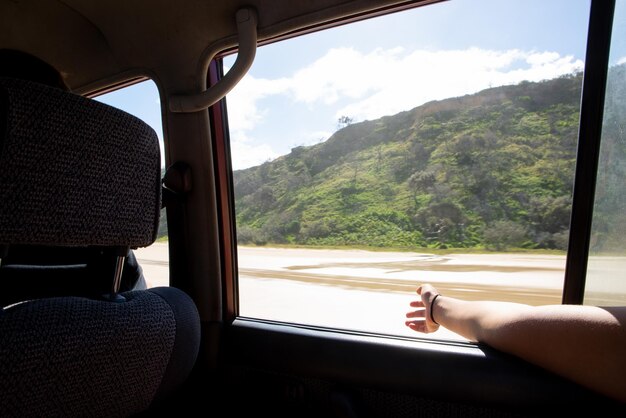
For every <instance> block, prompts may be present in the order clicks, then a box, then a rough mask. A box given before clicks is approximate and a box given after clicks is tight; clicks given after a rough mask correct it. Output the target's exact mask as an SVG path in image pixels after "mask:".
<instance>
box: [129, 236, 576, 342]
mask: <svg viewBox="0 0 626 418" xmlns="http://www.w3.org/2000/svg"><path fill="white" fill-rule="evenodd" d="M136 255H137V258H138V260H139V262H140V263H141V265H142V266H143V269H144V273H145V275H146V277H147V278H148V280H149V284H150V285H163V284H167V277H168V274H169V272H168V269H167V244H162V243H157V244H154V245H153V246H151V247H148V248H145V249H139V250H137V251H136ZM238 260H239V297H240V314H241V315H242V316H247V317H255V318H263V319H270V320H280V321H284V322H293V323H299V324H307V325H316V326H328V327H334V328H345V329H356V330H361V331H367V332H376V333H388V334H393V335H401V336H413V337H415V336H424V335H422V334H420V335H417V334H416V333H415V332H413V331H411V330H409V329H408V328H406V327H405V326H404V314H405V312H406V311H407V310H408V304H409V302H410V301H411V300H414V299H415V289H416V288H417V286H419V284H420V283H426V282H428V283H432V284H434V285H436V286H437V288H438V289H439V290H440V291H441V292H442V293H444V294H447V295H450V296H456V297H461V298H464V299H466V300H479V299H491V300H506V301H513V302H522V303H528V304H532V305H540V304H549V303H561V292H562V288H563V278H564V268H565V256H554V255H535V254H476V255H474V254H453V255H445V256H439V255H433V254H425V253H417V252H415V253H411V252H373V251H363V250H317V249H299V248H298V249H282V248H265V247H240V248H239V252H238ZM428 337H429V338H444V339H453V340H463V339H462V338H460V337H459V336H457V335H456V334H453V333H450V332H448V331H447V330H443V329H442V330H440V331H438V332H437V333H435V334H431V335H428Z"/></svg>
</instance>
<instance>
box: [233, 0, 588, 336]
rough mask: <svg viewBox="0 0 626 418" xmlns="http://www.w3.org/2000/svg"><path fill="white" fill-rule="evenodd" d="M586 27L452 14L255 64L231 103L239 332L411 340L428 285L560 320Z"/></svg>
mask: <svg viewBox="0 0 626 418" xmlns="http://www.w3.org/2000/svg"><path fill="white" fill-rule="evenodd" d="M588 15H589V2H588V1H549V2H544V1H507V2H498V1H486V0H480V1H466V0H458V1H449V2H443V3H439V4H435V5H430V6H428V7H421V8H416V9H411V10H404V11H400V12H397V13H394V14H390V15H386V16H381V17H376V18H372V19H368V20H365V21H361V22H355V23H350V24H346V25H343V26H340V27H336V28H333V29H327V30H323V31H319V32H314V33H309V34H306V35H303V36H299V37H296V38H292V39H288V40H284V41H280V42H276V43H273V44H270V45H266V46H263V47H260V48H259V49H258V51H257V56H256V60H255V63H254V64H253V66H252V68H251V70H250V72H249V74H248V75H247V76H246V77H245V78H244V79H243V80H242V81H241V83H240V84H239V85H238V86H236V87H235V89H233V91H232V92H231V93H229V94H228V95H227V97H226V103H227V106H228V125H229V137H230V146H231V155H232V167H233V172H232V179H233V185H234V207H235V215H236V232H237V243H238V247H237V252H238V254H237V256H238V266H237V268H238V270H237V271H238V296H239V314H240V315H241V316H244V317H252V318H261V319H268V320H276V321H283V322H290V323H297V324H306V325H313V326H322V327H332V328H338V329H347V330H356V331H364V332H374V333H383V334H392V335H401V336H415V334H414V333H413V332H412V331H410V330H408V329H407V328H405V326H404V319H405V318H404V314H405V312H406V311H407V309H408V304H409V302H410V301H411V300H413V299H415V289H416V287H417V286H418V285H419V284H420V283H424V282H429V283H434V284H435V285H436V286H437V287H438V288H439V289H440V290H441V291H442V292H444V293H446V294H449V295H451V296H459V297H462V298H464V299H496V300H506V301H519V302H525V303H529V304H534V305H540V304H548V303H561V298H562V292H563V281H564V269H565V260H566V250H567V245H568V237H569V216H570V212H571V204H572V187H573V180H574V169H575V163H576V147H577V131H578V120H579V109H580V96H581V86H582V75H583V70H584V52H585V45H586V32H587V24H588V18H589V16H588ZM452 26H453V27H454V29H455V30H454V31H451V30H449V28H450V27H452ZM233 60H234V57H230V56H228V57H226V58H224V60H223V65H224V67H225V68H224V71H225V72H226V71H228V68H229V67H230V66H231V65H232V63H233ZM429 337H432V338H441V339H462V338H461V337H459V336H457V335H455V334H452V333H450V332H448V331H447V330H444V329H441V330H440V331H438V332H437V333H435V334H431V335H429Z"/></svg>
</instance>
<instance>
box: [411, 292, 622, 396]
mask: <svg viewBox="0 0 626 418" xmlns="http://www.w3.org/2000/svg"><path fill="white" fill-rule="evenodd" d="M417 293H418V295H420V299H419V300H416V301H414V302H411V307H412V308H416V309H414V310H412V311H410V312H408V313H407V315H406V316H407V321H406V325H407V326H408V327H409V328H411V329H413V330H415V331H418V332H424V333H428V332H434V331H436V330H437V329H438V328H439V326H440V325H441V326H443V327H445V328H447V329H449V330H450V331H453V332H455V333H457V334H459V335H461V336H463V337H465V338H467V339H469V340H470V341H475V342H480V343H484V344H487V345H489V346H491V347H494V348H496V349H498V350H501V351H504V352H507V353H510V354H513V355H515V356H517V357H520V358H522V359H524V360H526V361H528V362H531V363H533V364H536V365H538V366H540V367H543V368H545V369H547V370H550V371H552V372H554V373H557V374H559V375H561V376H564V377H566V378H569V379H571V380H573V381H575V382H578V383H579V384H581V385H584V386H586V387H588V388H590V389H592V390H595V391H598V392H600V393H603V394H605V395H607V396H610V397H613V398H615V399H618V400H620V401H622V402H626V379H624V376H626V355H624V351H625V349H626V331H625V329H624V324H625V323H626V322H625V321H626V308H625V307H615V308H600V307H595V306H583V305H544V306H530V305H525V304H519V303H512V302H496V301H464V300H460V299H456V298H452V297H448V296H444V295H440V294H439V292H438V291H437V289H436V288H435V287H433V286H431V285H429V284H425V285H423V286H420V287H419V288H418V289H417ZM437 295H439V296H437ZM435 296H437V297H435ZM433 301H434V304H433ZM431 315H432V316H431ZM433 319H434V321H433ZM435 321H436V322H435Z"/></svg>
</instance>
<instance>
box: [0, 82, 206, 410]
mask: <svg viewBox="0 0 626 418" xmlns="http://www.w3.org/2000/svg"><path fill="white" fill-rule="evenodd" d="M160 162H161V161H160V151H159V145H158V139H157V136H156V133H155V132H154V130H153V129H152V128H150V127H149V126H148V125H147V124H145V123H144V122H143V121H141V120H140V119H138V118H136V117H134V116H132V115H129V114H127V113H125V112H123V111H120V110H118V109H115V108H113V107H111V106H108V105H105V104H102V103H99V102H97V101H94V100H90V99H87V98H84V97H81V96H79V95H75V94H72V93H69V92H67V91H63V90H60V89H57V88H54V87H49V86H45V85H41V84H38V83H34V82H30V81H24V80H17V79H10V78H0V247H1V248H2V249H3V252H2V254H1V255H2V256H3V257H4V259H5V261H7V260H10V259H11V255H10V254H11V251H12V249H13V250H14V251H15V250H16V249H24V248H39V249H41V248H48V247H50V248H55V249H57V250H58V251H61V252H63V251H69V250H76V251H90V254H99V253H103V254H109V253H108V250H109V249H112V248H113V249H119V248H122V249H123V248H127V249H129V248H130V249H133V248H139V247H145V246H148V245H150V244H152V243H153V242H154V240H155V239H156V234H157V230H158V224H159V214H160V209H161V179H160V173H161V167H160ZM7 251H8V255H7ZM14 259H19V257H17V258H16V257H15V253H14ZM133 260H134V258H133ZM135 261H136V260H135ZM13 264H14V265H15V263H13ZM17 264H18V265H19V263H17ZM59 265H60V266H61V268H58V269H56V270H55V269H52V270H55V271H54V272H53V273H54V274H52V273H50V271H48V270H50V269H48V270H46V269H43V270H41V271H39V272H38V273H37V274H39V277H38V279H37V280H33V281H32V283H29V284H28V286H21V288H22V289H23V288H28V287H30V288H31V289H30V291H29V292H30V293H28V294H25V295H17V296H16V295H13V299H11V297H10V296H8V297H6V298H5V297H4V296H3V300H4V301H5V302H6V301H9V302H11V303H15V302H17V303H15V304H12V305H8V306H5V307H4V308H3V309H2V310H1V311H0V335H2V338H0V416H3V417H4V416H7V417H12V416H16V417H17V416H19V417H27V416H33V417H44V416H55V417H58V416H106V417H112V416H113V417H115V416H129V415H133V414H137V413H140V412H141V411H144V410H146V409H147V408H149V407H150V405H152V404H154V403H155V402H157V401H158V400H160V399H162V398H163V397H165V396H167V395H168V394H170V393H171V392H172V391H174V390H176V389H177V388H178V387H180V385H181V384H182V383H183V382H184V381H185V380H186V379H187V378H188V375H189V374H190V372H191V369H192V368H193V365H194V364H195V360H196V357H197V354H198V350H199V344H200V321H199V316H198V311H197V309H196V306H195V304H194V303H193V301H192V299H191V298H190V297H189V296H188V295H187V294H186V293H184V292H183V291H181V290H179V289H175V288H171V287H161V288H153V289H147V290H135V291H128V292H122V294H121V295H122V296H123V298H122V299H121V300H122V301H121V302H119V301H118V302H113V301H110V300H107V299H105V298H102V297H100V293H101V290H100V289H102V288H101V287H99V286H101V285H100V284H98V285H97V286H92V285H93V284H94V283H96V282H97V283H100V282H101V281H102V280H103V278H106V277H107V276H108V275H110V278H111V280H113V273H114V271H115V269H114V268H112V266H111V265H110V263H107V262H106V261H103V262H102V263H95V264H92V267H90V268H86V269H72V268H67V265H66V264H64V263H60V264H59ZM94 266H96V267H94ZM8 267H9V266H7V265H5V267H4V268H3V269H0V286H3V294H10V293H11V292H10V290H11V289H12V288H15V286H12V283H11V281H15V280H23V277H21V276H19V274H18V275H17V276H15V275H12V274H11V273H7V271H10V269H8V270H7V268H8ZM64 268H65V269H64ZM100 268H101V269H102V271H99V269H100ZM48 273H50V274H51V275H50V279H49V280H48V281H47V280H46V277H45V275H46V274H48ZM29 274H30V273H29ZM70 276H71V277H70ZM64 279H68V280H64ZM130 280H132V279H130ZM68 283H72V285H69V289H70V290H67V287H68ZM56 285H58V286H61V285H63V286H65V287H66V289H65V290H63V291H59V292H56V293H55V292H54V289H55V286H56ZM81 286H84V291H83V290H80V289H81ZM43 287H46V290H45V291H44V290H41V289H40V288H43ZM77 289H78V290H77ZM93 289H98V290H97V291H93ZM73 290H74V291H73ZM122 290H124V288H122ZM48 293H52V295H49V294H48ZM67 293H70V295H67ZM3 306H4V305H3Z"/></svg>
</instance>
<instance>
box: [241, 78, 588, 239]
mask: <svg viewBox="0 0 626 418" xmlns="http://www.w3.org/2000/svg"><path fill="white" fill-rule="evenodd" d="M581 77H582V75H581V74H577V75H571V76H566V77H561V78H558V79H554V80H550V81H545V82H541V83H530V82H523V83H521V84H519V85H515V86H506V87H498V88H492V89H488V90H485V91H482V92H480V93H477V94H473V95H468V96H464V97H458V98H452V99H447V100H443V101H436V102H430V103H427V104H424V105H422V106H420V107H417V108H415V109H412V110H409V111H406V112H402V113H399V114H396V115H393V116H386V117H383V118H380V119H377V120H373V121H366V122H361V123H355V124H352V125H349V126H347V127H345V128H343V129H341V130H339V131H337V132H336V133H335V134H334V135H333V136H331V137H330V138H329V139H328V140H327V141H325V142H324V143H320V144H317V145H313V146H309V147H297V148H294V149H292V150H291V152H290V153H289V154H288V155H285V156H282V157H280V158H277V159H276V160H274V161H271V162H266V163H264V164H262V165H260V166H257V167H253V168H249V169H245V170H240V171H236V172H235V173H234V186H235V205H236V213H237V230H238V234H237V235H238V241H239V243H242V244H245V243H257V244H264V243H278V244H284V243H293V244H304V245H365V246H377V247H424V246H447V247H477V246H478V247H481V246H487V247H495V248H501V247H503V246H508V245H516V246H519V245H524V246H527V247H544V248H564V247H565V245H566V238H567V230H568V222H569V211H570V205H571V192H572V183H573V173H574V167H575V157H576V140H577V130H578V111H579V107H580V104H579V101H580V94H581Z"/></svg>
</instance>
